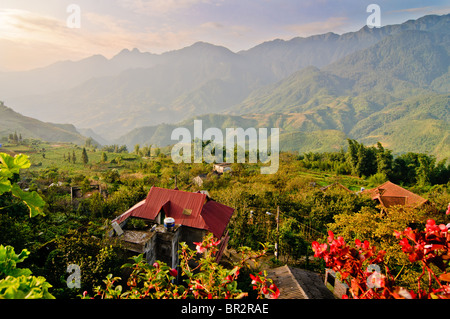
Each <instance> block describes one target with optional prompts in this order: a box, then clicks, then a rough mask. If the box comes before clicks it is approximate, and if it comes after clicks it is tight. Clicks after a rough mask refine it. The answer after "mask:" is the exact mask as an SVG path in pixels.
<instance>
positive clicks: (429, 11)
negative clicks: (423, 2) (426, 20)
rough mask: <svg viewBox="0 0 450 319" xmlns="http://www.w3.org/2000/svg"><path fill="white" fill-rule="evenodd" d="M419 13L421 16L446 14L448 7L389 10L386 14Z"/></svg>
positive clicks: (449, 7)
mask: <svg viewBox="0 0 450 319" xmlns="http://www.w3.org/2000/svg"><path fill="white" fill-rule="evenodd" d="M403 12H407V13H419V14H421V15H425V14H448V13H449V12H450V6H426V7H417V8H407V9H401V10H391V11H388V12H386V13H403Z"/></svg>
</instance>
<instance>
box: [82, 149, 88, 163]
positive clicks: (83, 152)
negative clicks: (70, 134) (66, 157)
mask: <svg viewBox="0 0 450 319" xmlns="http://www.w3.org/2000/svg"><path fill="white" fill-rule="evenodd" d="M81 160H82V161H83V163H84V164H87V163H89V158H88V155H87V152H86V148H84V147H83V151H82V152H81Z"/></svg>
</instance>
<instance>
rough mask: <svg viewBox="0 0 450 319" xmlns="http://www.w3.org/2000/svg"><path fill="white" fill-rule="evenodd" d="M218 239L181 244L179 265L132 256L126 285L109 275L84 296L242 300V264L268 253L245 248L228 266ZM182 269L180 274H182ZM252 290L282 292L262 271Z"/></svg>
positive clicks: (267, 294) (260, 293) (254, 278)
mask: <svg viewBox="0 0 450 319" xmlns="http://www.w3.org/2000/svg"><path fill="white" fill-rule="evenodd" d="M219 243H220V241H217V240H216V239H214V238H213V236H212V235H208V236H206V237H205V239H204V241H203V242H201V243H195V244H196V250H192V249H190V248H189V247H188V245H187V244H185V243H181V249H180V253H179V260H180V267H179V268H178V269H172V268H171V267H169V266H168V265H167V264H165V263H163V262H159V261H158V262H155V263H153V264H152V265H150V264H148V263H147V262H146V261H145V258H144V257H143V255H142V254H141V255H139V256H136V257H133V261H134V263H131V264H125V265H123V267H125V268H130V269H131V270H132V272H131V275H130V276H129V278H128V280H127V286H128V287H126V288H123V287H122V286H121V285H116V284H117V283H118V282H119V281H120V279H121V278H119V277H113V275H111V274H110V275H108V276H107V277H106V279H105V280H104V284H105V285H104V286H99V287H96V288H95V289H94V291H95V292H96V294H95V295H94V296H89V295H88V294H87V292H85V293H84V294H83V298H86V299H87V298H95V299H97V298H98V299H242V298H246V297H248V292H245V291H243V290H241V289H239V288H238V281H237V280H238V277H239V274H240V271H241V270H242V268H243V267H246V265H248V264H249V263H248V262H249V261H250V260H251V261H252V262H256V259H258V258H259V257H261V256H263V255H264V254H265V253H266V249H265V248H263V249H262V250H260V251H258V252H254V251H252V250H250V249H248V248H242V249H241V250H240V252H241V259H240V261H239V262H238V263H237V264H236V265H235V266H234V267H233V268H231V269H227V268H225V267H223V266H222V265H220V264H218V263H217V262H216V254H217V252H218V248H217V246H218V244H219ZM180 272H181V273H180ZM178 275H180V276H181V278H182V282H181V283H179V284H177V283H176V281H175V279H176V278H177V277H179V276H178ZM250 277H251V279H252V282H251V285H252V289H253V290H255V291H256V292H257V298H261V299H263V298H271V299H276V298H278V296H279V294H280V292H279V290H278V288H277V287H276V285H274V284H273V282H272V280H271V279H269V278H267V276H266V275H265V274H264V273H262V272H260V273H258V274H251V275H250Z"/></svg>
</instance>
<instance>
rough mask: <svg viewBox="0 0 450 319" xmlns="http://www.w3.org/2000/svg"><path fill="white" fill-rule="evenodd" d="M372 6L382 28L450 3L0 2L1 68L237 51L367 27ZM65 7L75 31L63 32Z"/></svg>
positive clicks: (356, 0)
mask: <svg viewBox="0 0 450 319" xmlns="http://www.w3.org/2000/svg"><path fill="white" fill-rule="evenodd" d="M372 3H374V4H377V5H379V6H380V8H381V24H382V25H386V24H397V23H402V22H404V21H406V20H409V19H416V18H419V17H421V16H424V15H427V14H446V13H450V0H427V1H417V0H408V1H404V0H403V1H400V0H379V1H376V0H369V1H365V0H0V71H2V70H25V69H30V68H35V67H41V66H46V65H48V64H51V63H53V62H56V61H59V60H79V59H82V58H85V57H88V56H91V55H93V54H102V55H104V56H106V57H107V58H111V57H112V56H114V55H115V54H117V53H118V52H120V51H121V50H122V49H124V48H128V49H133V48H138V49H140V50H141V51H146V52H153V53H162V52H165V51H169V50H174V49H179V48H182V47H185V46H188V45H191V44H192V43H194V42H197V41H205V42H210V43H213V44H217V45H223V46H225V47H227V48H229V49H230V50H232V51H235V52H236V51H239V50H246V49H249V48H251V47H253V46H255V45H257V44H259V43H261V42H264V41H269V40H273V39H275V38H281V39H286V40H287V39H291V38H293V37H296V36H310V35H314V34H321V33H326V32H329V31H332V32H335V33H338V34H342V33H345V32H349V31H357V30H359V29H360V28H362V27H363V26H364V25H365V24H366V20H367V17H368V16H369V15H370V13H367V12H366V8H367V6H368V5H369V4H372ZM71 4H75V5H76V6H78V7H79V9H80V15H79V16H80V28H69V27H68V24H67V20H68V18H69V17H70V18H73V16H72V14H73V13H76V12H74V11H70V12H68V11H67V9H68V8H69V6H70V5H71ZM69 20H70V21H69V22H72V23H73V22H75V23H76V21H77V20H76V19H75V20H74V19H69Z"/></svg>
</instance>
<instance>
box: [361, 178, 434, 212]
mask: <svg viewBox="0 0 450 319" xmlns="http://www.w3.org/2000/svg"><path fill="white" fill-rule="evenodd" d="M363 193H367V194H369V195H370V196H371V197H372V199H373V200H375V199H376V200H378V201H379V202H380V203H381V204H382V205H383V206H384V207H390V206H395V205H402V206H413V207H417V206H420V205H423V204H424V203H426V202H427V201H428V200H427V199H425V198H423V197H421V196H419V195H417V194H414V193H413V192H410V191H408V190H406V189H404V188H403V187H400V186H398V185H396V184H394V183H392V182H389V181H387V182H386V183H384V184H382V185H380V186H378V187H376V188H373V189H369V190H365V191H364V192H363Z"/></svg>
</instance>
